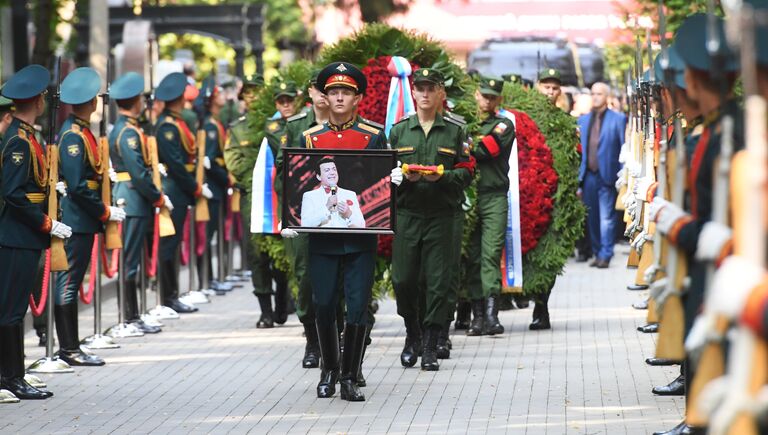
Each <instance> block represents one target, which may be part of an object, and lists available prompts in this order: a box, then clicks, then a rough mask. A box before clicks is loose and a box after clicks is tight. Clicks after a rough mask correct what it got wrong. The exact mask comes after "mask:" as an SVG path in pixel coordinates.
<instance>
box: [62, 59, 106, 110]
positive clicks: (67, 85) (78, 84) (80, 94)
mask: <svg viewBox="0 0 768 435" xmlns="http://www.w3.org/2000/svg"><path fill="white" fill-rule="evenodd" d="M99 89H101V77H99V73H97V72H96V70H95V69H93V68H89V67H81V68H78V69H76V70H74V71H72V72H71V73H69V74H67V77H66V78H65V79H64V81H62V82H61V102H62V103H66V104H83V103H87V102H89V101H91V100H93V99H94V98H96V95H98V94H99Z"/></svg>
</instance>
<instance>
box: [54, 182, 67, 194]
mask: <svg viewBox="0 0 768 435" xmlns="http://www.w3.org/2000/svg"><path fill="white" fill-rule="evenodd" d="M56 191H57V192H59V193H60V194H61V196H67V183H65V182H63V181H59V182H57V183H56Z"/></svg>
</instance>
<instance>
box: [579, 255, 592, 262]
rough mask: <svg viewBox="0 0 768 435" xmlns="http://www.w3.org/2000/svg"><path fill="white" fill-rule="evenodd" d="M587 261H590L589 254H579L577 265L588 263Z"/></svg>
mask: <svg viewBox="0 0 768 435" xmlns="http://www.w3.org/2000/svg"><path fill="white" fill-rule="evenodd" d="M587 260H589V256H588V255H587V254H579V255H577V256H576V262H577V263H586V262H587Z"/></svg>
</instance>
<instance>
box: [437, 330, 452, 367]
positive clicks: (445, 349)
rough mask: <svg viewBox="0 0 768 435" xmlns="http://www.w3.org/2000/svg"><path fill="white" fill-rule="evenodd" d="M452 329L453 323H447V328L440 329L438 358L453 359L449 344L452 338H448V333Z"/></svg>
mask: <svg viewBox="0 0 768 435" xmlns="http://www.w3.org/2000/svg"><path fill="white" fill-rule="evenodd" d="M450 328H451V322H446V323H445V326H443V327H442V328H440V334H439V335H438V336H437V358H438V359H449V358H450V357H451V348H450V347H449V345H448V343H449V341H450V338H449V337H448V331H449V330H450Z"/></svg>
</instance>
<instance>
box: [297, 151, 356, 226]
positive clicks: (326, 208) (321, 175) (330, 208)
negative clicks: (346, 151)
mask: <svg viewBox="0 0 768 435" xmlns="http://www.w3.org/2000/svg"><path fill="white" fill-rule="evenodd" d="M317 167H318V173H317V179H318V180H319V181H320V186H319V187H318V188H317V189H314V190H310V191H309V192H305V193H304V195H303V196H302V198H301V226H302V227H324V228H365V218H364V217H363V213H362V211H361V210H360V203H359V202H358V200H357V194H356V193H355V192H353V191H351V190H347V189H343V188H341V187H339V186H338V183H339V172H338V170H337V169H336V162H335V161H334V160H333V157H323V158H322V159H320V161H319V162H318V164H317Z"/></svg>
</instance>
